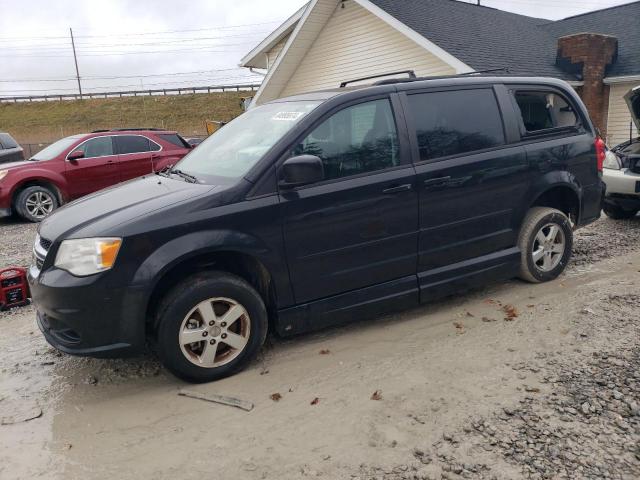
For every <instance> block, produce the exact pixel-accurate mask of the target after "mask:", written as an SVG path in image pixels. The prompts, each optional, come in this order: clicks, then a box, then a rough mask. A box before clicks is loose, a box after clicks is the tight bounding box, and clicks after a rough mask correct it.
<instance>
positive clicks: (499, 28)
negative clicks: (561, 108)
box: [371, 0, 640, 80]
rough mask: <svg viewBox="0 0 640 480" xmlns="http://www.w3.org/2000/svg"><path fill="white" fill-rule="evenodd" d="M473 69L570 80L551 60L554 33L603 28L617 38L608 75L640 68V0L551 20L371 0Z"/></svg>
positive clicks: (449, 2)
mask: <svg viewBox="0 0 640 480" xmlns="http://www.w3.org/2000/svg"><path fill="white" fill-rule="evenodd" d="M371 1H372V3H374V4H375V5H377V6H378V7H380V8H382V9H383V10H384V11H386V12H387V13H389V14H390V15H392V16H393V17H395V18H396V19H398V20H400V21H401V22H402V23H404V24H405V25H407V26H408V27H409V28H411V29H413V30H415V31H416V32H418V33H419V34H421V35H422V36H424V37H425V38H427V39H429V40H430V41H432V42H433V43H435V44H436V45H438V46H439V47H440V48H442V49H444V50H446V51H447V52H449V53H450V54H451V55H453V56H455V57H456V58H458V59H460V60H461V61H463V62H464V63H466V64H467V65H469V66H470V67H472V68H473V69H475V70H486V69H491V68H508V69H509V73H510V74H515V75H540V76H552V77H556V78H563V79H565V80H572V79H573V80H575V77H574V76H572V75H571V74H568V73H566V72H564V71H562V70H560V69H559V68H558V67H557V66H556V64H555V62H556V53H557V42H558V38H559V37H561V36H564V35H569V34H572V33H581V32H590V33H604V34H607V35H613V36H615V37H617V38H618V41H619V42H618V50H619V54H618V59H617V62H616V63H615V65H613V66H612V68H611V69H610V72H609V73H608V74H609V75H611V76H615V75H632V74H640V26H639V25H640V22H639V20H640V2H634V3H631V4H627V5H622V6H619V7H612V8H607V9H604V10H599V11H596V12H592V13H588V14H584V15H579V16H576V17H571V18H567V19H564V20H559V21H556V22H552V21H549V20H545V19H540V18H533V17H527V16H524V15H517V14H515V13H510V12H505V11H502V10H497V9H494V8H489V7H484V6H482V7H479V6H477V5H473V4H469V3H464V2H459V1H456V0H402V1H397V0H371Z"/></svg>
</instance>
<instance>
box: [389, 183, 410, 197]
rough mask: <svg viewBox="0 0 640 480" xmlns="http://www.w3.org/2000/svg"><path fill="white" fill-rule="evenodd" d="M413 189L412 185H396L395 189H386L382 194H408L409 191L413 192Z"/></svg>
mask: <svg viewBox="0 0 640 480" xmlns="http://www.w3.org/2000/svg"><path fill="white" fill-rule="evenodd" d="M411 188H412V185H411V184H410V183H405V184H404V185H396V186H393V187H389V188H385V189H384V190H382V193H384V194H385V195H391V194H394V193H401V192H408V191H409V190H411Z"/></svg>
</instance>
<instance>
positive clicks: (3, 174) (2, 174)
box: [0, 170, 9, 180]
mask: <svg viewBox="0 0 640 480" xmlns="http://www.w3.org/2000/svg"><path fill="white" fill-rule="evenodd" d="M7 173H9V170H0V180H2V179H3V178H4V177H6V176H7Z"/></svg>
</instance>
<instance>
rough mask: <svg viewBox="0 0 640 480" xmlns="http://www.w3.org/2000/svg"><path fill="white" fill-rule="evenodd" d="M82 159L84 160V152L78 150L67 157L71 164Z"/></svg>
mask: <svg viewBox="0 0 640 480" xmlns="http://www.w3.org/2000/svg"><path fill="white" fill-rule="evenodd" d="M81 158H84V150H76V151H75V152H71V153H70V154H69V155H67V160H69V161H70V162H73V161H75V160H80V159H81Z"/></svg>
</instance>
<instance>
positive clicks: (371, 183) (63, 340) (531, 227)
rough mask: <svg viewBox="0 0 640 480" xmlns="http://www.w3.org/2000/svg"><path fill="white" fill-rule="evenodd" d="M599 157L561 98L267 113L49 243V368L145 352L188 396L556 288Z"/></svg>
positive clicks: (96, 198)
mask: <svg viewBox="0 0 640 480" xmlns="http://www.w3.org/2000/svg"><path fill="white" fill-rule="evenodd" d="M603 160H604V143H603V142H602V141H601V140H600V139H599V138H598V137H597V135H596V132H595V130H594V127H593V125H592V124H591V121H590V120H589V117H588V114H587V111H586V109H585V107H584V105H583V104H582V102H581V100H580V98H579V97H578V96H577V95H576V93H575V92H574V91H573V89H572V88H571V87H570V86H569V85H568V84H566V83H564V82H562V81H559V80H555V79H541V78H513V77H484V76H479V75H478V76H468V77H449V78H438V79H411V80H404V79H395V80H394V79H391V80H389V79H387V80H383V81H380V82H378V83H376V84H374V85H372V86H365V87H357V88H355V87H354V88H340V89H336V90H331V91H323V92H313V93H309V94H303V95H297V96H294V97H289V98H283V99H280V100H277V101H274V102H270V103H267V104H264V105H262V106H257V107H255V108H252V109H250V110H249V111H248V112H247V113H245V114H243V115H241V116H240V117H238V118H237V119H236V120H234V121H232V122H231V123H229V124H228V125H226V126H225V127H224V128H222V129H221V130H219V131H218V132H216V133H215V134H214V135H212V136H211V137H209V138H208V139H207V140H206V141H205V142H203V143H202V144H201V145H200V146H199V147H198V148H197V149H195V150H193V151H192V152H191V153H189V154H188V155H187V156H186V157H185V158H184V159H183V160H181V161H180V162H179V163H178V164H176V165H175V166H173V167H172V168H170V169H167V170H166V171H164V172H159V173H158V174H156V175H149V176H146V177H142V178H139V179H136V180H133V181H130V182H128V183H126V184H123V185H121V186H118V187H114V188H110V189H107V190H103V191H100V192H98V193H96V194H93V195H91V196H89V197H85V198H83V199H81V200H78V201H76V202H74V203H73V204H70V205H68V206H66V207H64V208H62V209H60V210H58V211H57V212H55V213H54V214H53V215H51V216H50V217H49V218H47V219H46V220H45V221H44V222H42V223H41V224H40V226H39V234H38V237H37V240H36V244H35V246H34V263H33V265H32V266H31V268H30V272H29V280H30V285H31V290H32V294H33V298H34V301H35V304H36V307H37V321H38V325H39V327H40V329H41V330H42V332H43V333H44V335H45V337H46V339H47V340H48V342H49V343H51V344H52V345H53V346H54V347H56V348H57V349H59V350H61V351H63V352H67V353H70V354H76V355H91V356H104V357H107V356H123V355H125V354H131V353H136V352H139V351H141V350H142V349H143V347H144V345H145V343H146V340H148V339H149V340H151V342H150V343H151V344H152V345H155V347H156V348H157V351H158V354H159V356H160V358H161V360H162V362H163V363H164V365H165V366H166V367H167V368H168V369H169V370H170V371H172V372H173V373H174V374H175V375H177V376H178V377H181V378H183V379H186V380H189V381H194V382H203V381H210V380H215V379H219V378H222V377H225V376H228V375H230V374H233V373H235V372H237V371H239V370H240V369H241V368H242V367H243V366H245V365H246V364H247V362H248V361H249V360H250V359H251V358H252V357H254V356H255V355H256V353H257V352H258V350H259V348H260V346H261V345H262V343H263V342H264V340H265V337H266V335H267V332H268V331H269V330H271V331H274V332H277V333H278V334H280V335H293V334H298V333H301V332H305V331H309V330H313V329H318V328H322V327H325V326H328V325H334V324H337V323H339V322H345V321H349V320H352V319H355V318H358V317H362V316H364V315H379V314H382V313H383V312H387V311H389V310H393V309H399V308H405V307H408V306H412V305H418V304H419V303H421V302H428V301H430V300H433V299H435V298H438V297H442V296H446V295H449V294H451V293H454V292H456V291H465V290H467V289H469V288H472V287H476V286H479V285H484V284H486V283H487V282H489V281H494V280H497V279H505V278H510V277H514V276H519V277H521V278H523V279H524V280H527V281H529V282H544V281H548V280H553V279H555V278H556V277H557V276H558V275H559V274H560V273H561V272H562V271H563V270H564V268H565V267H566V265H567V262H568V261H569V258H570V256H571V250H572V231H573V230H574V229H575V228H577V227H580V226H583V225H586V224H588V223H590V222H592V221H594V220H596V219H597V218H598V217H599V215H600V206H601V198H602V194H603V186H602V185H603V184H602V182H601V169H602V162H603Z"/></svg>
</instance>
